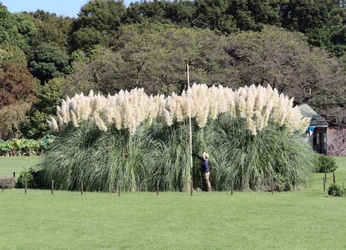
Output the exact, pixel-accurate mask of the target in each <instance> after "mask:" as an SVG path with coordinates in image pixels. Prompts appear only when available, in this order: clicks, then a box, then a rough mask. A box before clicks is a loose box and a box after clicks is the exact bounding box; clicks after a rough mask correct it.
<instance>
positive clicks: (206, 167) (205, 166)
mask: <svg viewBox="0 0 346 250" xmlns="http://www.w3.org/2000/svg"><path fill="white" fill-rule="evenodd" d="M192 155H193V156H196V157H197V158H198V159H200V160H201V161H202V163H201V171H202V173H203V174H204V173H209V172H210V168H209V162H208V160H204V158H203V157H202V156H199V155H196V154H192Z"/></svg>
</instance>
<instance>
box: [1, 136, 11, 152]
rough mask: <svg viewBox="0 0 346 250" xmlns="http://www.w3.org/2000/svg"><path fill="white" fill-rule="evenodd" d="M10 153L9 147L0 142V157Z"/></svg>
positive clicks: (5, 142)
mask: <svg viewBox="0 0 346 250" xmlns="http://www.w3.org/2000/svg"><path fill="white" fill-rule="evenodd" d="M10 151H11V148H10V145H9V143H8V142H7V141H3V140H0V155H6V154H8V153H9V152H10Z"/></svg>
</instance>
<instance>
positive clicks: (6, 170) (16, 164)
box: [0, 156, 41, 177]
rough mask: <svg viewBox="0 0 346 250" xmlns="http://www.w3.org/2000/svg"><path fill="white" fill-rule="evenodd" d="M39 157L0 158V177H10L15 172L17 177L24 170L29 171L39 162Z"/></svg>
mask: <svg viewBox="0 0 346 250" xmlns="http://www.w3.org/2000/svg"><path fill="white" fill-rule="evenodd" d="M40 159H41V157H40V156H13V157H5V156H1V157H0V177H12V176H13V172H15V173H16V174H15V175H16V177H19V174H20V172H22V171H23V170H24V168H26V169H29V168H30V167H32V166H34V165H35V164H37V163H38V162H39V161H40Z"/></svg>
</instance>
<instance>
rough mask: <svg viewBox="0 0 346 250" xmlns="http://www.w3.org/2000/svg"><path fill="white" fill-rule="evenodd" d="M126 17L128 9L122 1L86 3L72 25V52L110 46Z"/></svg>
mask: <svg viewBox="0 0 346 250" xmlns="http://www.w3.org/2000/svg"><path fill="white" fill-rule="evenodd" d="M125 15H126V8H125V5H124V1H122V0H121V1H113V0H94V1H89V2H88V3H86V4H85V5H84V6H82V8H81V10H80V13H79V14H78V18H77V19H75V20H74V21H73V24H72V30H71V42H70V44H71V47H72V48H71V49H72V51H74V50H77V49H82V50H84V51H87V50H89V49H90V48H92V47H93V46H95V45H98V44H101V45H108V44H109V41H110V40H112V38H111V37H112V35H113V34H114V33H115V31H117V29H118V28H119V26H120V25H121V24H122V22H123V21H124V17H125Z"/></svg>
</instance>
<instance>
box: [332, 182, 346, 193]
mask: <svg viewBox="0 0 346 250" xmlns="http://www.w3.org/2000/svg"><path fill="white" fill-rule="evenodd" d="M344 193H345V192H344V189H343V188H342V187H341V185H339V184H336V183H332V184H330V186H329V188H328V195H332V196H343V194H344Z"/></svg>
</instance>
